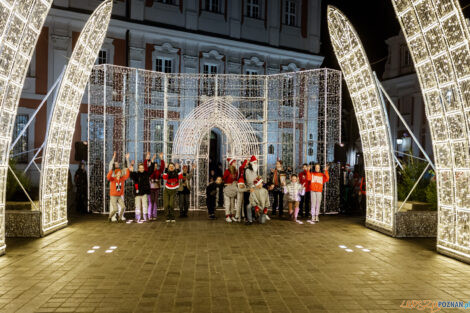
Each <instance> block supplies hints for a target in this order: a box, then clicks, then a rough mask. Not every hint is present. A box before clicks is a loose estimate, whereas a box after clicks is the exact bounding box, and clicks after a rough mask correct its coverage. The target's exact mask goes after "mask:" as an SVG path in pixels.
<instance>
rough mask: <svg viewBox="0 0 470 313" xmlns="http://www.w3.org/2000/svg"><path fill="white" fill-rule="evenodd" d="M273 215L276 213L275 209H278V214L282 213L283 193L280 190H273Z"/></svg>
mask: <svg viewBox="0 0 470 313" xmlns="http://www.w3.org/2000/svg"><path fill="white" fill-rule="evenodd" d="M273 195H274V203H273V215H276V209H279V216H281V215H282V214H284V193H283V192H282V191H281V190H275V191H273Z"/></svg>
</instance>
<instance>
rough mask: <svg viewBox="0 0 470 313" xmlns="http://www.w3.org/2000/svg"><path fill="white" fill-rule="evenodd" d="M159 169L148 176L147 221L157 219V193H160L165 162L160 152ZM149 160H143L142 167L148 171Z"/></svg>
mask: <svg viewBox="0 0 470 313" xmlns="http://www.w3.org/2000/svg"><path fill="white" fill-rule="evenodd" d="M158 156H159V157H160V168H158V169H155V170H154V171H153V172H152V174H150V195H149V209H148V211H149V220H151V221H155V220H156V219H157V209H158V193H159V192H160V178H161V176H162V174H163V172H164V170H165V161H164V160H163V153H162V152H160V154H159V155H158ZM149 163H150V160H145V162H144V167H145V170H148V165H149Z"/></svg>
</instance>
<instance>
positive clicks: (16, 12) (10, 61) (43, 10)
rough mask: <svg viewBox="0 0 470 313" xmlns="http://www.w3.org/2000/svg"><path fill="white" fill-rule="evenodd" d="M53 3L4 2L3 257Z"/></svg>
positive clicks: (0, 74) (0, 47)
mask: <svg viewBox="0 0 470 313" xmlns="http://www.w3.org/2000/svg"><path fill="white" fill-rule="evenodd" d="M51 4H52V0H36V1H23V0H17V1H3V2H0V255H1V254H3V253H4V251H5V189H6V179H7V172H8V160H9V158H10V144H11V137H12V133H13V124H14V123H15V118H16V111H17V108H18V102H19V99H20V96H21V90H22V89H23V83H24V79H25V77H26V72H27V71H28V67H29V63H30V61H31V57H32V55H33V52H34V47H35V46H36V42H37V40H38V37H39V34H40V33H41V28H42V25H43V24H44V21H45V20H46V16H47V13H48V12H49V9H50V8H51Z"/></svg>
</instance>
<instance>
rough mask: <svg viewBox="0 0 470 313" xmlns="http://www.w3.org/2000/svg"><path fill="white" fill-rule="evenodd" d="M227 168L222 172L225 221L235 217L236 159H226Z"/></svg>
mask: <svg viewBox="0 0 470 313" xmlns="http://www.w3.org/2000/svg"><path fill="white" fill-rule="evenodd" d="M227 163H228V165H229V168H227V169H226V170H225V172H224V176H223V180H224V185H225V188H224V208H225V221H226V222H227V223H231V222H234V221H235V220H236V219H235V200H236V198H237V193H238V192H237V177H238V171H237V168H236V167H235V165H236V164H237V161H236V160H235V159H232V158H228V159H227Z"/></svg>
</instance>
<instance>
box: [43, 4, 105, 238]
mask: <svg viewBox="0 0 470 313" xmlns="http://www.w3.org/2000/svg"><path fill="white" fill-rule="evenodd" d="M112 7H113V2H112V0H105V1H104V2H103V3H102V4H101V5H100V6H98V8H97V9H96V10H95V11H94V12H93V14H92V15H91V16H90V18H89V19H88V21H87V22H86V24H85V26H84V27H83V30H82V32H81V33H80V36H79V38H78V40H77V43H76V44H75V48H74V50H73V52H72V56H71V57H70V60H69V63H68V65H67V68H66V70H65V73H64V78H63V80H62V82H61V84H60V87H59V90H58V92H57V95H56V102H55V105H54V109H53V112H52V118H51V121H50V125H49V128H48V131H47V141H46V145H45V148H44V152H43V158H42V160H43V162H42V170H41V178H40V184H39V190H40V192H39V197H40V198H39V200H40V207H41V212H42V214H41V219H42V220H41V225H42V230H43V232H44V234H47V233H49V232H52V231H54V230H56V229H58V228H60V227H63V226H65V225H66V224H67V174H68V168H69V161H70V150H71V147H72V140H73V133H74V132H75V121H76V120H77V114H78V111H79V109H80V104H81V101H82V97H83V93H84V91H85V87H86V85H87V82H88V79H89V77H90V72H91V69H92V67H93V64H94V62H95V59H96V56H97V55H98V51H99V49H100V47H101V45H102V43H103V40H104V38H105V36H106V31H107V29H108V24H109V20H110V17H111V11H112Z"/></svg>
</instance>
